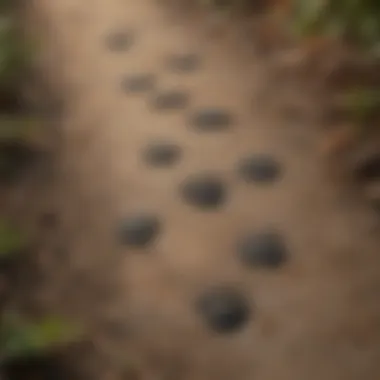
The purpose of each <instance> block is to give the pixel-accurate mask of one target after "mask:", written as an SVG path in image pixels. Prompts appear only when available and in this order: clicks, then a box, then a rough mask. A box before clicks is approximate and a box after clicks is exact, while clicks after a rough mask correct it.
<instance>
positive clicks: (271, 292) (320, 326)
mask: <svg viewBox="0 0 380 380" xmlns="http://www.w3.org/2000/svg"><path fill="white" fill-rule="evenodd" d="M32 3H33V5H34V13H35V15H36V17H37V19H38V20H39V26H40V28H41V30H43V31H44V35H43V37H44V39H43V40H44V41H45V42H44V43H45V45H44V46H45V53H46V54H45V57H44V59H45V65H46V72H47V73H48V74H49V80H50V81H51V82H52V83H54V84H55V85H56V86H57V88H59V89H60V91H61V96H62V102H63V110H61V111H63V112H61V116H60V120H59V123H58V124H59V125H58V129H57V132H58V133H59V134H60V136H61V137H60V146H59V160H58V161H59V163H58V164H57V165H58V166H57V171H56V175H55V178H54V189H55V190H54V192H53V193H52V194H53V196H52V199H50V198H48V197H45V196H42V197H41V196H40V198H42V203H43V205H44V207H46V209H49V210H50V211H52V212H54V213H56V214H57V215H58V217H59V226H58V227H56V229H55V230H54V231H52V232H49V233H47V234H46V236H47V237H48V239H47V241H46V242H45V245H44V248H43V252H45V253H46V254H42V255H41V257H42V258H41V260H42V261H43V262H44V265H45V268H46V272H47V273H46V278H45V286H44V287H43V292H42V294H41V295H40V296H41V297H42V299H43V300H45V302H46V300H49V301H48V302H50V304H52V305H54V306H53V307H54V308H55V309H57V310H61V311H63V312H64V313H67V314H69V315H72V316H75V317H76V318H78V319H79V320H80V321H81V322H83V323H84V325H85V326H86V328H87V330H88V333H89V335H90V336H91V337H92V346H93V349H92V353H91V355H90V359H89V361H88V363H87V362H86V361H85V359H84V358H83V359H82V358H81V359H80V362H81V363H82V364H86V365H87V364H89V370H91V371H92V378H100V379H113V378H115V379H119V378H124V379H132V378H133V379H143V380H145V379H146V380H148V379H149V380H150V379H165V380H166V379H184V380H185V379H194V380H195V379H197V380H202V379H204V380H214V379H215V380H216V379H218V380H222V379H241V380H243V379H244V380H246V379H247V380H248V379H257V380H304V379H307V380H320V379H324V380H340V379H342V380H343V379H344V380H359V379H360V380H364V379H366V380H373V379H376V378H379V376H380V302H379V293H380V265H379V264H380V262H379V261H380V259H379V248H378V247H379V245H378V242H379V241H378V240H379V233H378V232H379V230H378V229H376V223H374V220H373V215H371V214H370V212H369V210H366V209H365V208H364V207H362V206H361V205H360V204H359V203H360V202H352V201H351V200H350V199H347V196H346V195H344V194H342V193H341V191H340V190H339V189H337V188H335V187H334V186H333V185H332V184H331V183H330V182H329V180H328V179H327V178H326V177H325V175H324V169H323V166H322V162H321V159H320V157H319V154H318V151H317V148H316V147H315V144H314V141H315V136H314V132H313V131H312V129H311V128H308V125H296V124H294V125H289V123H286V121H285V120H281V117H279V116H278V115H276V114H275V113H272V114H269V115H268V114H267V113H266V114H265V115H264V114H263V113H262V112H260V107H259V106H257V104H256V105H253V104H252V99H253V98H255V93H256V92H257V91H258V90H257V88H258V83H260V80H261V79H262V78H261V77H260V76H261V75H260V72H261V71H260V70H259V67H258V64H255V62H254V61H252V59H251V58H250V57H249V54H245V53H244V48H240V47H239V46H236V45H235V46H232V45H233V44H232V42H231V41H232V40H231V39H229V36H228V35H222V36H218V35H216V34H210V33H209V32H208V29H207V28H206V27H205V25H204V24H202V23H201V22H200V23H199V25H192V27H190V26H189V25H188V24H187V23H185V22H182V20H181V18H180V17H177V16H173V15H172V14H171V13H170V12H169V13H168V12H166V11H165V9H164V6H163V5H160V4H159V3H158V2H156V1H153V0H138V1H137V0H124V1H121V0H107V1H105V0H87V1H79V0H64V1H63V0H61V1H59V0H55V1H52V0H34V1H33V2H32ZM46 218H47V219H46V220H45V221H46V222H47V224H49V223H50V222H52V220H50V219H49V216H47V217H46ZM49 220H50V222H49ZM94 355H96V356H94Z"/></svg>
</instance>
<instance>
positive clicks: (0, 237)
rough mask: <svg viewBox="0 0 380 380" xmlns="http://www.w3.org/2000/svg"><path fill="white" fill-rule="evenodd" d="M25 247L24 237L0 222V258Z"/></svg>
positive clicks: (8, 225)
mask: <svg viewBox="0 0 380 380" xmlns="http://www.w3.org/2000/svg"><path fill="white" fill-rule="evenodd" d="M25 247H26V239H25V237H24V236H23V235H22V234H21V233H20V232H19V231H18V230H17V229H15V228H13V227H12V226H11V225H10V224H8V223H6V222H5V221H4V220H0V258H4V257H6V256H8V255H12V254H13V253H16V252H19V251H21V250H22V249H23V248H25Z"/></svg>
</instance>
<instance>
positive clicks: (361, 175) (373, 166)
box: [353, 154, 380, 182]
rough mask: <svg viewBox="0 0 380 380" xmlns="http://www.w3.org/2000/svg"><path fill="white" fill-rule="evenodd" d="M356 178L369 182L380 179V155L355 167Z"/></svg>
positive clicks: (374, 155)
mask: <svg viewBox="0 0 380 380" xmlns="http://www.w3.org/2000/svg"><path fill="white" fill-rule="evenodd" d="M353 172H354V178H355V179H356V180H357V181H361V182H367V181H374V180H379V179H380V154H373V155H370V156H368V157H366V158H365V159H363V160H360V162H358V163H357V164H356V166H355V167H354V170H353Z"/></svg>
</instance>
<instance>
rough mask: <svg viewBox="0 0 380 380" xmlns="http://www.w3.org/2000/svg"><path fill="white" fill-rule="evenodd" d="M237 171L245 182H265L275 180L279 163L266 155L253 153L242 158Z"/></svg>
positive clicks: (278, 171)
mask: <svg viewBox="0 0 380 380" xmlns="http://www.w3.org/2000/svg"><path fill="white" fill-rule="evenodd" d="M237 171H238V173H239V175H240V177H241V178H242V179H243V180H245V181H246V182H260V183H267V182H273V181H275V180H276V179H277V178H278V177H279V176H280V173H281V166H280V164H279V163H278V162H277V161H276V160H275V159H274V158H272V157H271V156H268V155H253V156H251V157H247V158H245V159H243V160H242V161H241V162H240V163H239V164H238V168H237Z"/></svg>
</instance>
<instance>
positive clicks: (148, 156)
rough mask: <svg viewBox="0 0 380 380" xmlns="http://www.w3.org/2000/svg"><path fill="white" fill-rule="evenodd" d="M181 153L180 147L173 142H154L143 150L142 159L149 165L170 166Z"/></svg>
mask: <svg viewBox="0 0 380 380" xmlns="http://www.w3.org/2000/svg"><path fill="white" fill-rule="evenodd" d="M181 153H182V151H181V148H180V147H179V146H177V145H175V144H170V143H155V144H151V145H149V146H148V148H147V149H146V150H145V152H144V159H145V161H146V163H147V164H149V165H151V166H155V167H162V166H170V165H173V164H175V163H176V162H177V161H178V160H179V158H180V156H181Z"/></svg>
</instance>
